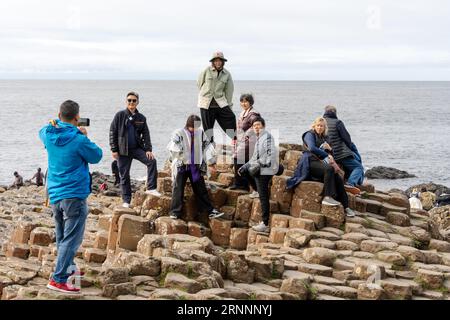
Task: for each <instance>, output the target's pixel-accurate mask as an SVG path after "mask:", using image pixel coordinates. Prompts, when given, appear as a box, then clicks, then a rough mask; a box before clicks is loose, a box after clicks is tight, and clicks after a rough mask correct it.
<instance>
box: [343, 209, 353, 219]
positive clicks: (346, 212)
mask: <svg viewBox="0 0 450 320" xmlns="http://www.w3.org/2000/svg"><path fill="white" fill-rule="evenodd" d="M345 214H346V215H347V217H349V218H353V217H354V216H356V212H355V211H353V210H352V209H350V208H347V209H345Z"/></svg>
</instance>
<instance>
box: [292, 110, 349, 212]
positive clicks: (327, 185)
mask: <svg viewBox="0 0 450 320" xmlns="http://www.w3.org/2000/svg"><path fill="white" fill-rule="evenodd" d="M326 134H327V121H326V120H325V119H324V118H322V117H319V118H317V119H316V120H314V122H313V124H312V125H311V130H309V131H307V132H305V133H304V134H303V135H302V140H303V146H304V149H305V150H306V151H304V152H303V155H302V158H301V160H300V161H299V164H298V166H297V168H296V169H295V173H294V176H293V177H292V178H290V179H288V181H287V189H293V188H295V187H296V186H297V185H298V184H300V183H301V182H302V181H304V180H316V181H317V180H318V181H321V182H323V184H324V187H323V191H322V195H323V196H324V198H323V200H322V204H325V205H329V206H338V205H339V202H340V203H341V204H342V205H343V206H344V209H345V213H346V215H347V216H348V217H354V216H355V212H354V211H353V210H352V209H350V208H349V207H348V196H347V193H346V192H345V188H344V181H343V180H342V178H341V177H340V176H339V174H338V173H336V171H335V169H334V168H333V162H334V159H333V155H332V153H333V152H332V150H331V147H330V145H329V144H328V142H327V135H326ZM335 199H336V200H338V201H339V202H338V201H336V200H335Z"/></svg>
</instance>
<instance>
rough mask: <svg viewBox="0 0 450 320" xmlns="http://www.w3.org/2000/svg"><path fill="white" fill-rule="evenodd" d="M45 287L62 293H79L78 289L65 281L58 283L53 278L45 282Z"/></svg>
mask: <svg viewBox="0 0 450 320" xmlns="http://www.w3.org/2000/svg"><path fill="white" fill-rule="evenodd" d="M47 288H48V289H50V290H54V291H59V292H63V293H80V289H78V288H75V287H72V286H70V285H68V284H67V283H58V282H56V281H55V280H53V279H52V280H50V282H49V283H48V284H47Z"/></svg>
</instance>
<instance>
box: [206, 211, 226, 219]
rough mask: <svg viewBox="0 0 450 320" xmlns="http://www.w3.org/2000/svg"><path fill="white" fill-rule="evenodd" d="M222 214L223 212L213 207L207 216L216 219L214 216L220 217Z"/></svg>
mask: <svg viewBox="0 0 450 320" xmlns="http://www.w3.org/2000/svg"><path fill="white" fill-rule="evenodd" d="M223 215H224V213H223V212H219V211H217V210H216V209H213V211H211V213H210V214H209V218H210V219H216V218H220V217H221V216H223Z"/></svg>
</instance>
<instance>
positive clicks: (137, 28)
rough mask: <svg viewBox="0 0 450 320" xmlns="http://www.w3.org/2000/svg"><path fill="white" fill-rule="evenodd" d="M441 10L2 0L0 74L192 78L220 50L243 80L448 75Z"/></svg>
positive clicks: (413, 5)
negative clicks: (129, 75) (211, 55)
mask: <svg viewBox="0 0 450 320" xmlns="http://www.w3.org/2000/svg"><path fill="white" fill-rule="evenodd" d="M449 9H450V4H448V3H447V2H446V1H440V0H435V1H428V2H425V1H417V2H408V1H405V0H401V1H395V2H393V3H392V2H390V1H376V0H373V1H349V0H344V1H339V2H336V1H325V0H321V1H315V2H308V1H294V0H292V1H288V0H278V1H277V2H276V3H274V2H273V1H266V0H264V1H236V0H231V1H227V2H225V3H214V2H211V1H206V0H198V1H194V2H188V1H181V0H180V1H176V0H167V1H164V2H153V1H143V0H131V1H127V2H124V1H118V0H114V1H85V0H79V1H68V2H67V3H66V2H61V1H54V0H46V1H40V2H36V1H31V0H29V1H26V0H14V1H13V0H2V1H1V2H0V10H1V11H2V12H7V13H8V14H5V15H4V16H3V17H2V20H1V21H0V43H1V46H2V48H1V52H2V55H0V77H8V76H16V77H18V76H23V77H27V76H33V73H36V74H41V75H42V74H46V73H48V74H51V75H52V76H56V77H57V75H58V74H67V73H70V74H74V75H76V74H77V73H80V77H85V76H86V74H88V75H89V77H94V78H95V77H96V76H99V77H113V78H114V77H123V76H124V75H126V74H140V75H141V76H142V77H147V78H154V77H169V78H184V79H186V78H190V79H194V78H195V77H196V75H197V73H198V71H199V69H200V68H203V67H204V66H205V64H206V63H207V61H208V58H209V55H210V54H211V52H212V51H213V50H216V49H221V50H223V51H224V52H225V55H226V56H228V57H229V60H230V68H232V69H233V73H234V74H235V77H236V76H237V78H241V79H251V78H255V77H256V78H258V79H261V77H263V78H266V79H305V78H304V77H305V76H307V77H308V78H311V79H325V80H326V79H328V78H330V79H339V78H342V79H347V78H349V77H350V78H351V79H371V78H374V79H378V78H379V77H380V74H379V71H380V70H381V69H382V70H384V71H385V75H384V79H386V80H392V79H402V78H403V77H404V75H408V78H407V79H409V77H410V76H411V75H414V78H418V79H420V75H421V74H422V75H424V77H425V78H424V80H433V77H434V78H435V80H450V79H449V77H450V76H449V75H448V72H447V71H448V69H449V68H450V53H449V52H450V44H449V43H448V41H443V39H446V37H447V35H446V32H448V30H450V22H448V19H447V18H446V13H448V11H449ZM402 69H404V71H405V72H399V70H402ZM436 69H438V70H437V72H434V73H433V72H431V71H432V70H435V71H436ZM327 70H329V72H328V73H327V72H326V71H327ZM349 73H350V74H349ZM165 74H166V76H165ZM433 74H434V76H433ZM429 75H431V78H429ZM308 78H306V79H308ZM382 78H383V77H382Z"/></svg>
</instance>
